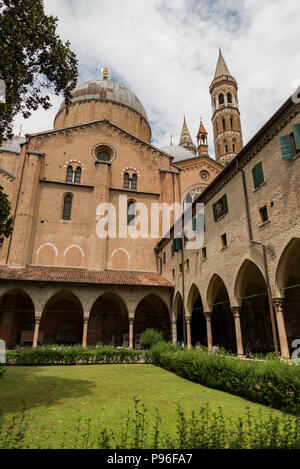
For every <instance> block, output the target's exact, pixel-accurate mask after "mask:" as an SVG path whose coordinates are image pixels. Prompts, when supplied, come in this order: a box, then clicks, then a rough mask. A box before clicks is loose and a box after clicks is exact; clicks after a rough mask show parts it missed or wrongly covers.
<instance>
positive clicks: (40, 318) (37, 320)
mask: <svg viewBox="0 0 300 469" xmlns="http://www.w3.org/2000/svg"><path fill="white" fill-rule="evenodd" d="M41 320H42V315H41V314H39V315H37V316H34V322H35V323H38V322H41Z"/></svg>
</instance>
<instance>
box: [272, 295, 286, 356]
mask: <svg viewBox="0 0 300 469" xmlns="http://www.w3.org/2000/svg"><path fill="white" fill-rule="evenodd" d="M272 302H273V305H274V309H275V313H276V319H277V329H278V335H279V342H280V351H281V355H282V357H283V358H290V352H289V346H288V341H287V336H286V328H285V322H284V313H285V307H286V300H285V298H272Z"/></svg>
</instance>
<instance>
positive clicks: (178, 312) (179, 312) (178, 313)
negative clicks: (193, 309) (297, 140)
mask: <svg viewBox="0 0 300 469" xmlns="http://www.w3.org/2000/svg"><path fill="white" fill-rule="evenodd" d="M173 311H174V316H175V319H176V330H177V342H183V301H182V296H181V293H180V292H179V291H178V292H177V293H176V294H175V297H174V302H173Z"/></svg>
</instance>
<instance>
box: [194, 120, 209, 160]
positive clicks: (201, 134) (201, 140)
mask: <svg viewBox="0 0 300 469" xmlns="http://www.w3.org/2000/svg"><path fill="white" fill-rule="evenodd" d="M207 135H208V134H207V132H206V129H205V127H204V125H203V122H202V119H201V120H200V127H199V130H198V133H197V145H198V156H202V155H208V143H207Z"/></svg>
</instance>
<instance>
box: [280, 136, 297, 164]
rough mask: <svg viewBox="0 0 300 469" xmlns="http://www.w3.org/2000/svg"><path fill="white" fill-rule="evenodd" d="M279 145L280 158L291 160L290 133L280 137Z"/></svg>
mask: <svg viewBox="0 0 300 469" xmlns="http://www.w3.org/2000/svg"><path fill="white" fill-rule="evenodd" d="M280 146H281V153H282V158H283V159H284V160H291V159H292V158H294V151H293V145H292V139H291V136H290V135H284V137H280Z"/></svg>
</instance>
